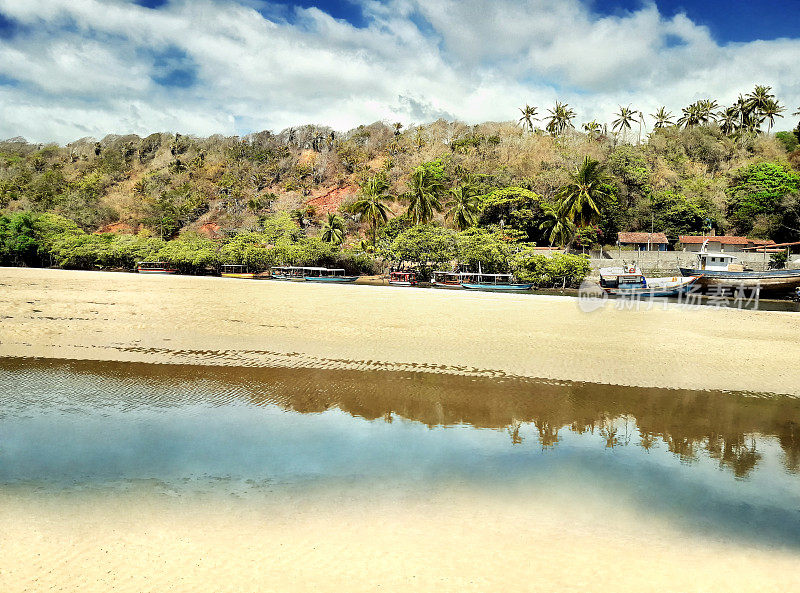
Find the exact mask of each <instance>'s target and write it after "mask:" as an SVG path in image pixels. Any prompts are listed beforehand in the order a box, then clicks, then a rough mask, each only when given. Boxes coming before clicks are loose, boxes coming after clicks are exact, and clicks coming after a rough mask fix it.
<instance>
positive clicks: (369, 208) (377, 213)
mask: <svg viewBox="0 0 800 593" xmlns="http://www.w3.org/2000/svg"><path fill="white" fill-rule="evenodd" d="M388 189H389V183H388V182H387V181H386V178H385V177H384V176H383V175H375V176H374V177H370V178H369V179H367V181H366V182H365V183H364V184H363V185H362V186H361V199H360V200H358V201H357V202H355V203H354V204H353V205H352V207H351V209H352V211H353V212H354V213H356V214H360V215H361V216H362V217H364V218H366V219H367V220H369V222H370V226H371V227H372V244H373V245H375V241H376V240H377V239H376V232H377V229H378V226H379V225H380V224H381V223H384V222H386V221H387V220H389V208H388V207H387V206H386V204H385V203H384V202H387V201H389V200H391V199H392V196H391V195H390V194H388V193H387V190H388Z"/></svg>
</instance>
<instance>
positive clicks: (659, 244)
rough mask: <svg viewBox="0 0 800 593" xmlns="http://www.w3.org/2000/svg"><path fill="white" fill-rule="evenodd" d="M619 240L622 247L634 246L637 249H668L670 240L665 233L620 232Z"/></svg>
mask: <svg viewBox="0 0 800 593" xmlns="http://www.w3.org/2000/svg"><path fill="white" fill-rule="evenodd" d="M617 242H618V243H619V245H620V246H622V247H627V246H632V247H633V248H634V249H635V250H636V251H666V250H667V246H668V245H669V241H668V240H667V236H666V235H665V234H664V233H627V232H622V233H619V238H618V239H617Z"/></svg>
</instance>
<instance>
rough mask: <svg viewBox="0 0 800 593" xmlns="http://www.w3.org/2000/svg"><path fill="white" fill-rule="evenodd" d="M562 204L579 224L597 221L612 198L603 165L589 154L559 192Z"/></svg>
mask: <svg viewBox="0 0 800 593" xmlns="http://www.w3.org/2000/svg"><path fill="white" fill-rule="evenodd" d="M558 198H559V199H560V200H561V205H562V207H563V208H564V209H565V211H566V212H567V213H568V215H569V217H570V219H571V220H572V221H573V222H574V223H575V224H576V225H578V226H586V225H588V224H591V223H593V222H595V221H597V220H598V219H599V218H600V215H601V214H602V213H603V209H604V208H605V205H606V201H607V200H608V199H609V198H610V191H609V188H608V186H607V178H606V176H605V172H604V170H603V166H602V165H601V164H600V162H599V161H596V160H594V159H592V158H589V157H588V156H587V157H585V158H584V160H583V163H582V164H581V165H580V166H579V167H578V168H577V169H576V171H575V172H574V173H572V174H571V175H570V181H569V183H568V184H567V185H565V186H564V187H563V188H561V190H560V191H559V193H558Z"/></svg>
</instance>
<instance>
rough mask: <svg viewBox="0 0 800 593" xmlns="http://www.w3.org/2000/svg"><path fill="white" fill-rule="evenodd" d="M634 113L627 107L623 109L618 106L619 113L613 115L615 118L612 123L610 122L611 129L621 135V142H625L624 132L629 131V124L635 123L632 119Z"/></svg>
mask: <svg viewBox="0 0 800 593" xmlns="http://www.w3.org/2000/svg"><path fill="white" fill-rule="evenodd" d="M634 114H635V112H634V111H633V109H631V106H630V105H628V106H627V107H623V106H622V105H620V106H619V113H615V114H614V115H616V116H617V119H615V120H614V121H613V122H611V129H612V130H614V131H615V132H621V133H622V140H623V142H624V141H625V132H626V131H627V130H630V129H631V122H634V121H636V119H635V118H634Z"/></svg>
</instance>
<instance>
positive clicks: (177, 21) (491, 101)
mask: <svg viewBox="0 0 800 593" xmlns="http://www.w3.org/2000/svg"><path fill="white" fill-rule="evenodd" d="M257 5H258V3H257V2H256V0H241V2H235V1H229V2H223V1H222V0H172V1H171V2H170V3H169V4H167V5H166V6H165V7H162V8H160V9H158V10H151V9H147V8H143V7H140V6H138V5H136V4H133V3H131V2H128V1H126V0H105V1H101V0H26V1H25V2H19V1H18V0H0V12H2V13H3V14H4V15H6V16H7V17H10V18H11V19H13V20H15V21H17V22H19V23H21V24H22V25H23V26H22V28H21V29H20V31H19V32H18V33H17V34H16V35H12V36H11V37H10V38H6V39H0V137H8V136H16V135H24V136H26V137H28V138H30V139H32V140H37V141H47V140H58V141H61V142H65V141H69V140H72V139H75V138H78V137H81V136H85V135H87V134H91V135H95V136H102V135H104V134H105V133H109V132H113V133H129V132H135V133H139V134H146V133H149V132H152V131H158V130H175V131H181V132H183V133H195V134H204V135H205V134H211V133H217V132H219V133H224V134H234V133H237V132H240V131H242V130H237V129H236V127H235V122H236V121H246V122H249V124H248V125H253V126H255V127H256V129H260V128H265V129H281V128H283V127H286V126H290V125H298V124H303V123H309V122H314V123H324V124H328V125H332V126H334V127H336V128H339V129H343V128H349V127H351V126H353V125H356V124H358V123H368V122H370V121H374V120H376V119H387V120H400V121H404V122H406V123H408V122H410V121H416V122H419V121H423V120H429V119H434V118H436V117H439V116H445V117H447V116H453V117H458V118H461V119H464V120H465V121H467V122H469V123H475V122H479V121H484V120H507V119H512V118H515V114H516V113H517V107H519V106H520V105H523V104H525V103H530V104H534V105H537V106H539V108H540V112H544V111H545V110H546V107H547V106H550V105H552V103H553V101H554V100H555V99H560V100H562V101H567V102H569V103H570V104H571V105H573V106H574V107H575V108H576V110H577V111H578V119H579V120H580V121H588V120H590V119H594V118H597V119H598V120H599V121H610V120H611V119H613V116H612V115H611V114H612V113H613V111H615V110H616V109H617V105H619V104H623V105H626V104H628V103H632V104H634V106H636V107H637V108H640V109H642V110H644V111H645V113H652V111H653V110H655V109H656V108H657V107H658V106H659V105H662V104H665V105H667V107H668V108H669V109H671V110H672V111H674V112H677V111H679V110H680V107H681V106H683V105H686V104H688V103H689V102H691V101H693V100H695V99H697V98H701V97H714V98H717V99H718V100H719V101H720V102H721V103H726V102H731V101H733V100H734V99H735V97H736V95H737V94H738V93H740V92H746V91H747V90H749V89H751V88H752V87H753V85H754V84H756V83H763V84H768V85H771V86H773V88H774V89H775V91H776V93H777V95H778V97H779V99H781V100H782V102H784V103H785V104H788V107H789V108H790V111H793V110H794V109H793V108H794V107H796V106H797V105H800V82H796V80H797V78H796V76H795V71H796V64H797V63H800V40H797V39H782V40H775V41H758V42H752V43H739V44H731V45H725V46H721V45H719V44H718V43H716V42H715V41H714V40H713V38H712V37H711V35H710V34H709V32H708V30H707V29H706V28H704V27H702V26H699V25H697V24H695V23H693V22H692V21H691V20H690V19H688V18H687V17H686V16H684V15H677V16H675V17H672V18H665V17H664V16H663V15H661V14H660V13H659V11H658V8H657V7H656V5H655V4H652V3H649V4H644V5H643V6H642V7H641V8H640V9H638V10H635V11H632V12H629V13H626V14H622V15H618V16H611V17H599V16H597V15H595V14H593V13H592V12H591V10H590V9H589V8H587V5H586V4H585V3H583V2H581V1H580V0H538V1H536V0H529V1H525V0H495V1H490V0H424V1H423V0H386V1H383V2H379V1H377V0H361V7H362V10H363V15H364V19H365V26H363V27H361V28H358V27H354V26H353V25H351V24H349V23H347V22H345V21H342V20H337V19H334V18H332V17H331V16H330V15H328V14H326V13H324V12H322V11H320V10H318V9H315V8H309V9H302V8H297V9H295V10H294V12H293V13H292V15H291V18H290V19H289V20H288V21H287V20H284V19H281V18H277V17H272V18H273V20H268V19H267V18H266V17H264V16H263V14H262V13H260V12H258V11H257V10H256V9H255V8H254V6H257ZM262 12H264V13H269V14H281V12H280V11H278V10H271V11H262ZM284 14H285V13H284ZM171 72H172V73H173V74H174V79H175V81H177V82H180V83H181V84H179V85H176V86H174V87H171V86H164V85H163V84H159V82H157V81H159V80H160V81H162V82H163V79H164V77H166V78H169V77H170V73H171ZM8 81H11V83H10V84H6V83H7V82H8ZM779 121H780V122H781V123H780V125H779V126H778V128H779V129H786V128H789V127H792V124H793V123H794V122H793V118H791V117H788V118H787V119H784V120H779Z"/></svg>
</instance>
